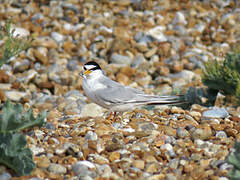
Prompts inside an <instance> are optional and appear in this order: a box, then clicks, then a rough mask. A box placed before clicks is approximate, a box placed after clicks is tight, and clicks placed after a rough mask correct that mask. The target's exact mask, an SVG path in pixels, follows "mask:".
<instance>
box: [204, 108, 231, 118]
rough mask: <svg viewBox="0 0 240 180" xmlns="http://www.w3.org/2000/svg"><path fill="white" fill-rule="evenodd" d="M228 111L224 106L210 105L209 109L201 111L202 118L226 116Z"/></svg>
mask: <svg viewBox="0 0 240 180" xmlns="http://www.w3.org/2000/svg"><path fill="white" fill-rule="evenodd" d="M228 116H229V113H228V112H227V110H226V109H224V108H218V107H212V108H211V109H210V110H207V111H204V112H203V113H202V117H203V118H226V117H228Z"/></svg>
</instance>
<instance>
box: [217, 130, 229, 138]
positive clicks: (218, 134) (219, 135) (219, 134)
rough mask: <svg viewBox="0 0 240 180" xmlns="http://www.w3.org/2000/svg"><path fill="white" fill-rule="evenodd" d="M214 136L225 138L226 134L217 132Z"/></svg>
mask: <svg viewBox="0 0 240 180" xmlns="http://www.w3.org/2000/svg"><path fill="white" fill-rule="evenodd" d="M215 136H216V137H218V138H227V134H226V133H225V132H224V131H217V132H216V135H215Z"/></svg>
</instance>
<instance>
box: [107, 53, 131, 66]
mask: <svg viewBox="0 0 240 180" xmlns="http://www.w3.org/2000/svg"><path fill="white" fill-rule="evenodd" d="M110 62H111V63H113V64H120V65H126V66H129V65H131V63H132V60H131V58H129V57H128V56H123V55H120V54H113V55H112V56H111V58H110Z"/></svg>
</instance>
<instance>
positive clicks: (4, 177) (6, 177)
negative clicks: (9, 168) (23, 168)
mask: <svg viewBox="0 0 240 180" xmlns="http://www.w3.org/2000/svg"><path fill="white" fill-rule="evenodd" d="M10 179H12V176H11V174H9V173H2V174H0V180H10Z"/></svg>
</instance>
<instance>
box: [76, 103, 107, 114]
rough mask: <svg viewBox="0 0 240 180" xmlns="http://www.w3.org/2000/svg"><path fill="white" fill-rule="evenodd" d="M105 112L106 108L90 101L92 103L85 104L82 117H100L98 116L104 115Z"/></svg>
mask: <svg viewBox="0 0 240 180" xmlns="http://www.w3.org/2000/svg"><path fill="white" fill-rule="evenodd" d="M103 114H104V109H103V108H102V107H101V106H99V105H97V104H95V103H90V104H86V105H84V107H83V108H82V111H81V114H80V115H81V117H87V116H89V117H98V116H102V115H103Z"/></svg>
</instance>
